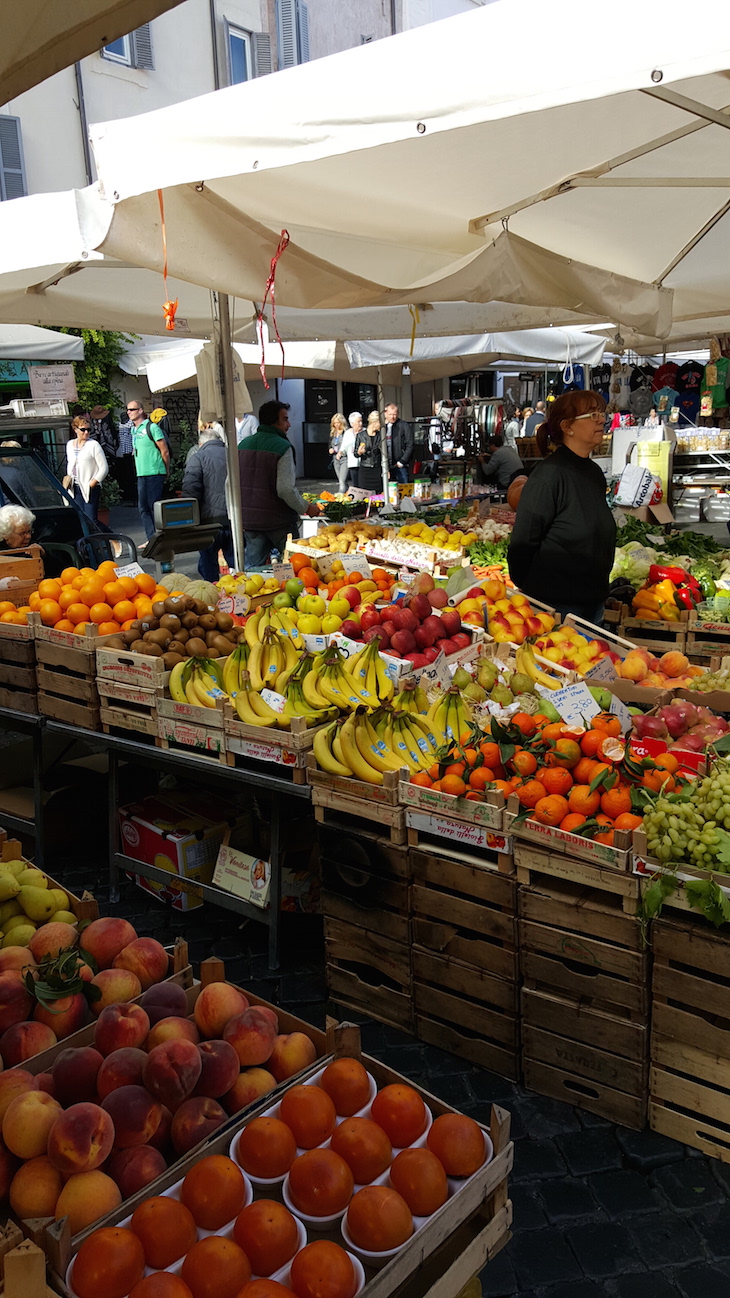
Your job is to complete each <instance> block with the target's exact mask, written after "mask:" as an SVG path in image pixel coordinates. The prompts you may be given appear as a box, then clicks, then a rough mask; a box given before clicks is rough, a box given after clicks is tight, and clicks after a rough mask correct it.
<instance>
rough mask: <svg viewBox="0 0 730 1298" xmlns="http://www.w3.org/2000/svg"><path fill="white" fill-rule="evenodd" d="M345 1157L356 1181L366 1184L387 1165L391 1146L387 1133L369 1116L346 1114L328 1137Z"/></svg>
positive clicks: (342, 1156) (380, 1173)
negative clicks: (348, 1115)
mask: <svg viewBox="0 0 730 1298" xmlns="http://www.w3.org/2000/svg"><path fill="white" fill-rule="evenodd" d="M330 1149H333V1150H334V1151H335V1153H336V1154H339V1155H340V1158H344V1160H345V1162H346V1163H347V1166H348V1167H349V1169H350V1171H351V1172H352V1175H353V1176H354V1178H355V1181H356V1183H357V1184H358V1185H368V1184H369V1182H370V1181H374V1180H375V1178H376V1176H381V1175H382V1174H383V1172H384V1171H385V1170H386V1168H388V1167H389V1166H390V1163H391V1160H392V1158H393V1149H392V1146H391V1143H390V1141H389V1140H388V1137H387V1136H386V1134H385V1132H384V1131H383V1128H382V1127H379V1126H378V1124H377V1122H373V1121H372V1119H371V1118H345V1121H344V1122H341V1123H340V1125H339V1127H336V1128H335V1133H334V1135H333V1137H332V1139H331V1141H330Z"/></svg>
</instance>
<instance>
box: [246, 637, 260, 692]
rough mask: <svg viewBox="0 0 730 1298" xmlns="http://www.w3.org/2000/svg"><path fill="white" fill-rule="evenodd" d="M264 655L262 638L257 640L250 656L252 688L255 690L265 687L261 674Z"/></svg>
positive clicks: (249, 671) (249, 672)
mask: <svg viewBox="0 0 730 1298" xmlns="http://www.w3.org/2000/svg"><path fill="white" fill-rule="evenodd" d="M263 655H264V646H263V644H262V643H261V641H260V640H257V641H256V643H255V644H254V646H253V648H252V650H251V652H250V654H249V656H248V674H249V676H250V678H251V688H252V689H253V690H262V689H263V688H264V681H263V677H262V675H261V668H262V665H263Z"/></svg>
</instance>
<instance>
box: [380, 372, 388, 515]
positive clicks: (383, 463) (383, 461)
mask: <svg viewBox="0 0 730 1298" xmlns="http://www.w3.org/2000/svg"><path fill="white" fill-rule="evenodd" d="M382 404H383V371H382V369H381V367H380V365H379V366H378V406H381V407H382ZM380 468H381V472H382V475H383V504H384V505H387V503H388V476H389V475H388V438H387V435H386V432H385V425H383V426H382V427H381V429H380Z"/></svg>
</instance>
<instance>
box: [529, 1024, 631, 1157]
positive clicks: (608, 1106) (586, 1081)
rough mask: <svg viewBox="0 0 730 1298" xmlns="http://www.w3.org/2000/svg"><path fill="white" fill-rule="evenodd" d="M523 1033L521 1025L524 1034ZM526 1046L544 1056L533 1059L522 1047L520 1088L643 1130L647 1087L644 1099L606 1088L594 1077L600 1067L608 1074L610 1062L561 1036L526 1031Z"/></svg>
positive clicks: (597, 1053)
mask: <svg viewBox="0 0 730 1298" xmlns="http://www.w3.org/2000/svg"><path fill="white" fill-rule="evenodd" d="M524 1032H525V1029H524V1025H523V1034H524ZM526 1040H527V1041H528V1042H529V1047H530V1048H533V1045H534V1047H535V1048H536V1049H539V1050H540V1053H541V1055H542V1056H543V1057H542V1058H540V1059H534V1058H533V1057H532V1056H531V1055H530V1054H528V1047H527V1045H525V1047H524V1048H523V1051H522V1081H523V1085H524V1086H526V1087H528V1088H529V1089H530V1090H531V1091H536V1092H537V1093H538V1095H547V1096H549V1097H550V1098H551V1099H553V1100H562V1101H563V1103H564V1104H573V1105H575V1106H576V1107H577V1108H580V1109H587V1110H588V1112H589V1113H595V1114H597V1115H598V1116H599V1117H601V1118H607V1119H608V1121H609V1122H615V1123H617V1124H618V1125H619V1126H622V1127H631V1128H632V1129H633V1130H634V1131H642V1130H643V1129H644V1127H645V1125H646V1088H645V1091H644V1095H643V1096H633V1095H629V1094H628V1093H627V1092H626V1091H619V1090H617V1089H616V1088H615V1087H614V1086H607V1085H606V1084H605V1083H604V1082H602V1081H600V1080H599V1079H598V1078H597V1077H596V1076H595V1069H596V1068H598V1069H599V1070H600V1069H601V1068H603V1070H604V1071H608V1072H609V1073H610V1068H611V1065H610V1062H609V1061H605V1060H601V1059H600V1058H599V1055H600V1052H598V1051H595V1050H590V1048H589V1047H586V1046H581V1047H580V1048H579V1049H576V1046H575V1043H573V1042H570V1041H568V1040H566V1039H565V1038H564V1037H558V1036H552V1035H551V1034H549V1033H546V1034H545V1036H544V1038H538V1039H537V1041H536V1038H535V1034H534V1032H533V1033H530V1032H529V1030H528V1032H527V1037H526ZM566 1061H569V1064H570V1067H566ZM578 1067H581V1068H582V1069H583V1071H584V1072H585V1073H586V1074H587V1075H586V1076H581V1074H580V1073H579V1072H578V1071H577V1068H578Z"/></svg>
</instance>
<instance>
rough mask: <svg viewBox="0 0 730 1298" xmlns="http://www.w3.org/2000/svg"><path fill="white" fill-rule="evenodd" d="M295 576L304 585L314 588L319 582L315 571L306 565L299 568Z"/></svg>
mask: <svg viewBox="0 0 730 1298" xmlns="http://www.w3.org/2000/svg"><path fill="white" fill-rule="evenodd" d="M297 577H298V578H299V580H300V581H303V582H304V585H305V586H312V587H315V588H316V586H317V585H318V583H319V576H318V575H317V573H316V572H315V571H314V569H313V568H306V567H305V568H300V569H299V571H298V572H297ZM348 580H349V581H350V582H351V581H352V579H351V578H348ZM361 580H362V579H361Z"/></svg>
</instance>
